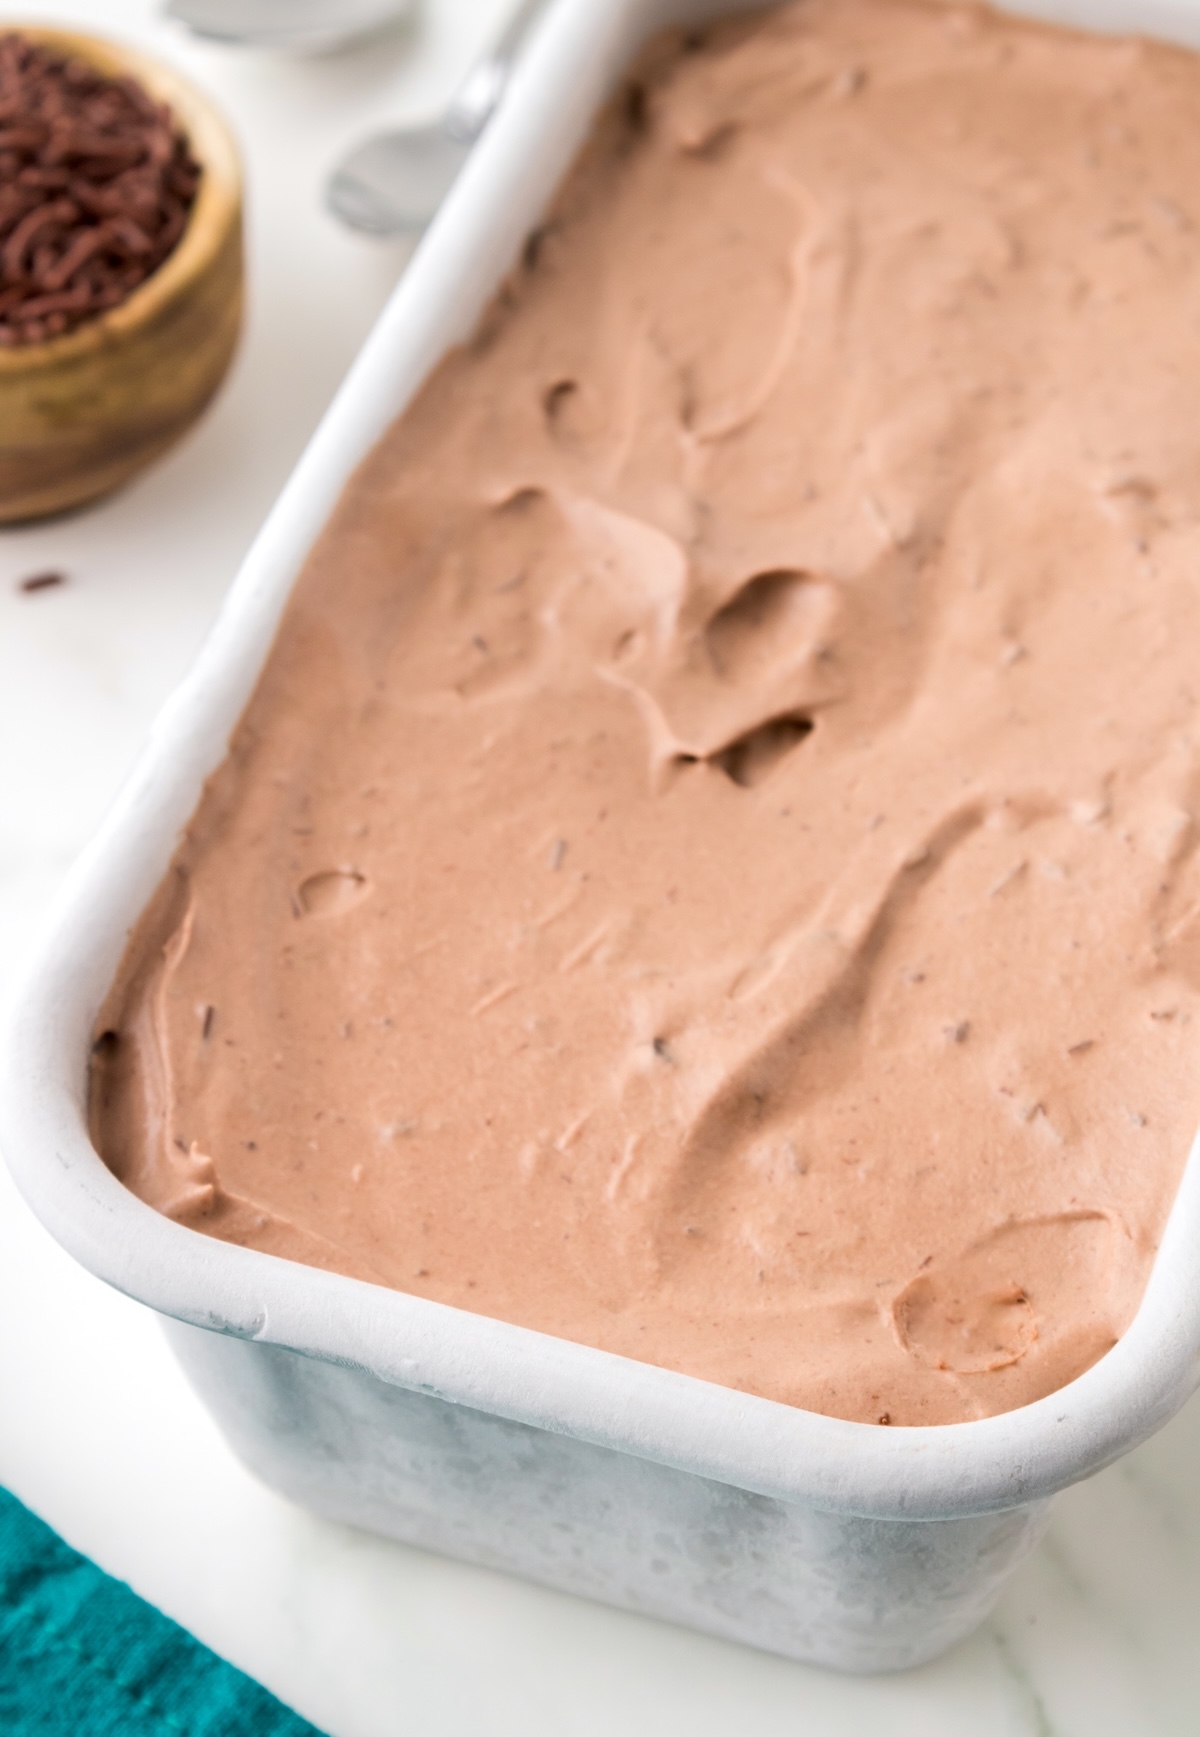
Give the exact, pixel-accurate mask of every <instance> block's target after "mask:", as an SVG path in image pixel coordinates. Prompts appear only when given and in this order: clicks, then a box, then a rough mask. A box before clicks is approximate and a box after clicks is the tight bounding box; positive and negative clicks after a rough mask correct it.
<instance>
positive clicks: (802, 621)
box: [704, 567, 828, 681]
mask: <svg viewBox="0 0 1200 1737" xmlns="http://www.w3.org/2000/svg"><path fill="white" fill-rule="evenodd" d="M827 598H828V587H827V586H826V585H824V584H823V583H822V582H821V581H819V580H816V579H814V578H813V576H812V574H811V573H804V572H801V571H799V570H798V569H795V568H787V567H781V568H778V569H773V570H771V571H769V572H766V573H755V574H754V575H753V576H752V577H751V578H749V579H747V580H746V581H745V583H744V584H743V585H742V586H740V588H739V589H738V591H737V592H736V593H735V594H734V596H733V597H732V598H731V599H730V600H729V602H728V603H726V604H725V605H724V606H723V607H722V608H721V609H719V610H718V611H717V613H716V614H715V615H714V616H713V618H712V620H711V621H710V622H709V624H708V627H707V629H706V631H705V636H704V637H705V643H706V645H707V647H708V654H709V657H710V658H711V659H712V663H713V667H714V669H715V670H716V671H717V673H718V675H721V676H724V677H725V678H726V679H727V680H730V681H737V680H739V679H742V678H745V677H747V676H750V675H757V674H759V673H760V672H762V671H764V670H765V668H766V667H767V666H768V665H769V664H770V663H771V662H773V661H776V660H778V659H779V658H781V657H784V656H787V655H788V654H793V655H794V653H795V651H796V649H797V643H798V642H799V644H801V645H803V644H804V642H805V641H807V640H810V639H811V638H812V637H813V633H814V629H815V628H816V626H817V619H818V611H821V605H822V604H824V603H825V602H826V601H827ZM821 612H822V613H823V611H821Z"/></svg>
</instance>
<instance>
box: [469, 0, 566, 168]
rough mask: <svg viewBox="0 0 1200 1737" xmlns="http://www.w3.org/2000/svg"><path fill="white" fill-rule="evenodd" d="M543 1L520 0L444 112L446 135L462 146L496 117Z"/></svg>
mask: <svg viewBox="0 0 1200 1737" xmlns="http://www.w3.org/2000/svg"><path fill="white" fill-rule="evenodd" d="M544 4H545V0H521V4H520V5H519V6H518V7H517V9H516V11H515V12H514V13H513V14H512V17H511V18H510V19H509V21H508V23H507V24H506V25H505V27H504V29H503V31H502V32H501V33H500V35H499V37H498V38H497V40H496V41H495V42H494V43H493V44H492V46H491V47H490V48H489V49H488V51H487V53H486V54H485V55H484V56H483V58H482V60H479V61H476V63H475V65H474V66H473V67H472V68H471V70H470V72H469V73H468V74H467V76H466V78H465V79H464V80H463V82H462V83H461V84H460V85H459V87H458V89H457V91H455V93H454V96H453V97H452V98H451V101H450V106H449V108H448V109H447V111H446V119H445V127H446V131H447V132H448V133H450V134H451V135H452V136H453V137H454V138H456V139H461V140H462V141H463V143H464V144H469V143H471V141H472V140H474V139H477V138H478V137H479V135H480V133H481V132H482V131H483V129H484V127H486V126H487V124H488V122H489V121H490V120H491V118H492V115H493V114H494V113H495V110H496V105H497V103H498V102H499V101H500V98H501V97H502V96H503V95H504V88H505V86H506V85H507V83H508V80H509V75H510V74H511V72H512V69H513V65H514V63H515V62H516V58H517V55H518V53H519V52H520V48H521V44H522V43H523V42H524V40H525V37H526V35H527V34H528V31H529V27H530V25H531V24H532V23H533V21H534V19H535V17H536V16H537V14H538V13H539V12H540V11H541V10H542V7H543V5H544Z"/></svg>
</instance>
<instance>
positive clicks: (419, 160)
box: [325, 0, 544, 235]
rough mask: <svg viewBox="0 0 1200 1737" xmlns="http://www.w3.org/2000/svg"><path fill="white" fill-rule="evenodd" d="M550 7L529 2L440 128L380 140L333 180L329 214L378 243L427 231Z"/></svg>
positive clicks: (364, 147) (462, 88)
mask: <svg viewBox="0 0 1200 1737" xmlns="http://www.w3.org/2000/svg"><path fill="white" fill-rule="evenodd" d="M543 3H544V0H522V4H521V5H519V6H518V7H517V9H516V11H515V12H514V13H513V16H512V17H511V19H510V20H509V22H508V25H507V27H506V28H505V30H504V32H503V34H502V35H501V36H500V38H499V39H498V41H497V42H495V43H494V44H493V46H492V47H491V48H490V49H489V50H488V52H487V54H486V55H485V56H484V57H483V59H482V60H480V61H479V62H478V63H477V64H476V65H475V66H474V67H472V69H471V71H470V72H469V73H468V74H467V76H466V78H465V79H464V80H463V82H462V84H461V85H459V87H458V89H457V91H456V92H455V93H454V96H453V97H452V98H451V101H450V105H449V107H448V108H447V109H446V112H445V113H444V114H443V115H442V116H441V118H440V119H439V120H436V121H430V122H428V123H426V124H425V125H424V126H418V127H404V128H400V129H398V130H397V131H396V132H393V133H377V134H376V135H375V136H374V137H373V138H370V139H366V140H364V142H363V143H362V144H361V145H359V146H357V147H356V148H355V149H354V150H353V151H351V152H350V154H349V156H348V157H346V158H345V159H344V161H343V162H342V163H341V164H339V166H338V168H337V169H335V170H334V172H333V174H332V175H331V176H330V179H329V185H328V187H327V189H326V195H325V196H326V199H327V201H328V204H329V208H330V210H331V211H333V212H334V213H335V214H336V215H337V216H338V217H340V218H341V219H342V221H343V222H344V223H348V224H350V225H351V227H352V228H354V229H365V230H368V231H369V232H370V233H371V234H373V235H398V234H403V233H406V232H407V233H409V234H412V233H415V232H417V231H419V230H422V229H424V227H425V225H426V224H427V223H428V222H429V220H430V218H431V217H432V216H433V215H434V213H435V211H436V210H437V208H438V206H439V205H440V204H441V202H442V200H443V199H444V198H445V196H446V194H447V193H448V192H449V191H450V188H451V186H452V185H453V183H454V180H455V177H456V176H457V175H458V172H459V170H460V169H461V168H462V166H463V164H464V163H465V162H466V160H467V158H468V156H469V155H470V153H471V148H472V146H473V145H474V143H475V141H476V139H478V137H479V135H480V133H482V131H483V129H484V128H485V127H486V126H487V124H488V122H489V120H491V118H492V115H493V114H494V113H495V111H496V108H497V105H498V104H499V102H500V99H501V97H502V96H503V95H504V91H505V87H506V86H507V84H508V80H509V75H510V74H511V72H512V69H513V66H514V64H515V62H516V58H517V54H518V52H519V51H520V47H521V44H522V42H523V41H524V39H525V36H526V33H527V31H528V29H529V26H530V25H531V24H532V22H533V19H534V17H535V16H536V14H537V13H538V12H539V11H540V10H541V8H542V5H543Z"/></svg>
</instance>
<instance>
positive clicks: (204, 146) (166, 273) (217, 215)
mask: <svg viewBox="0 0 1200 1737" xmlns="http://www.w3.org/2000/svg"><path fill="white" fill-rule="evenodd" d="M0 34H3V35H9V34H15V35H18V36H23V37H25V38H26V39H27V40H28V41H30V42H37V43H41V44H44V45H45V46H46V47H47V48H53V49H57V50H58V51H59V52H60V53H63V54H69V55H71V56H72V57H73V58H75V59H79V60H86V61H87V62H88V63H89V64H90V65H92V66H94V67H95V68H96V70H97V71H98V72H101V73H104V74H106V75H107V76H108V77H110V78H116V77H132V78H135V79H137V81H138V83H139V84H141V85H143V86H144V87H145V89H146V90H147V91H149V93H150V95H151V96H152V97H153V98H154V99H155V101H157V102H164V103H167V104H169V106H170V108H171V111H172V114H173V115H174V117H175V119H176V121H177V122H178V124H179V126H180V127H181V128H182V130H183V132H184V134H185V136H186V138H187V141H188V145H189V147H190V149H191V152H192V155H193V156H194V157H195V158H196V161H197V162H198V163H199V164H200V167H201V169H202V170H203V174H202V175H201V177H200V186H199V188H198V190H197V193H196V200H195V203H194V204H193V206H192V209H191V211H190V213H189V215H188V220H187V224H186V226H185V228H184V231H183V234H182V236H181V237H180V239H179V241H178V242H177V243H176V245H175V247H174V248H173V249H172V251H171V252H170V253H169V254H168V255H167V257H166V259H165V260H164V261H163V262H162V264H161V265H160V266H159V267H158V269H157V270H156V271H154V272H152V273H151V275H150V276H149V277H148V278H147V279H146V280H145V282H144V283H141V284H139V285H138V287H137V288H136V289H135V290H134V291H133V293H132V294H131V295H130V296H128V297H127V298H126V300H125V301H123V302H120V303H119V304H118V305H117V306H116V307H115V308H108V309H106V310H105V311H104V312H103V313H101V314H97V315H96V316H95V317H94V318H92V319H89V320H87V321H86V322H85V323H84V324H82V325H79V326H76V328H75V329H74V331H70V332H64V333H62V334H61V335H60V336H58V337H54V338H47V339H45V340H44V341H42V342H41V343H36V344H21V345H17V346H14V347H13V348H12V349H0V382H2V381H3V380H4V379H5V378H6V377H7V378H9V379H12V378H13V377H14V376H19V375H23V374H30V373H34V372H36V371H38V370H40V369H42V368H47V367H58V366H60V365H61V364H63V363H70V362H76V361H80V360H82V359H83V358H85V357H86V356H88V355H89V354H91V353H92V352H101V351H104V350H108V349H111V348H112V346H113V345H114V344H115V343H119V342H120V340H122V339H125V338H128V337H130V336H132V335H134V334H135V333H136V332H137V331H139V330H140V329H141V328H142V327H144V326H146V325H148V324H150V323H151V322H152V321H153V320H154V318H155V316H156V314H157V313H158V312H159V310H160V309H161V308H162V307H164V306H165V305H166V304H167V303H169V302H171V301H173V300H174V299H175V298H176V297H178V296H180V295H184V294H186V293H187V292H188V290H189V289H190V288H191V287H192V286H193V285H195V284H196V283H197V282H198V281H200V280H201V279H202V278H203V277H204V275H205V273H206V272H207V271H208V270H209V269H210V268H211V267H212V265H213V264H214V263H215V261H216V259H217V257H218V256H219V254H220V252H221V249H222V247H223V246H224V245H225V242H226V240H227V238H228V235H229V230H230V227H231V225H233V224H237V223H240V221H241V209H242V170H241V159H240V156H239V152H238V147H237V144H236V142H235V140H234V136H233V133H232V131H231V130H230V127H229V125H228V123H227V122H226V120H225V119H224V117H223V116H222V115H221V114H220V112H219V111H218V109H217V108H216V106H215V105H214V104H213V103H212V102H211V101H210V100H209V98H208V97H207V96H205V95H204V94H203V93H202V92H201V91H200V90H198V89H197V87H196V86H195V85H194V84H192V82H191V80H190V79H188V78H186V77H185V76H184V75H183V74H182V73H180V72H178V71H177V70H176V68H175V67H173V66H168V65H165V64H164V63H163V62H161V61H158V60H155V59H154V58H153V57H152V56H150V55H148V54H145V53H143V52H142V50H141V49H137V48H132V47H130V46H129V45H128V44H127V43H124V42H117V41H114V40H113V39H112V38H109V37H102V36H93V35H91V34H90V33H87V32H84V31H77V30H69V29H59V28H54V27H52V26H49V25H45V24H36V23H32V22H31V23H25V22H23V21H22V20H20V19H7V18H5V19H0Z"/></svg>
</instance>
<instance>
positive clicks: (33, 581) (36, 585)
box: [17, 572, 67, 591]
mask: <svg viewBox="0 0 1200 1737" xmlns="http://www.w3.org/2000/svg"><path fill="white" fill-rule="evenodd" d="M66 582H67V576H66V574H65V573H54V572H50V573H31V574H30V575H29V577H28V578H27V579H21V580H18V582H17V589H18V591H49V590H50V588H51V586H53V585H65V584H66Z"/></svg>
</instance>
